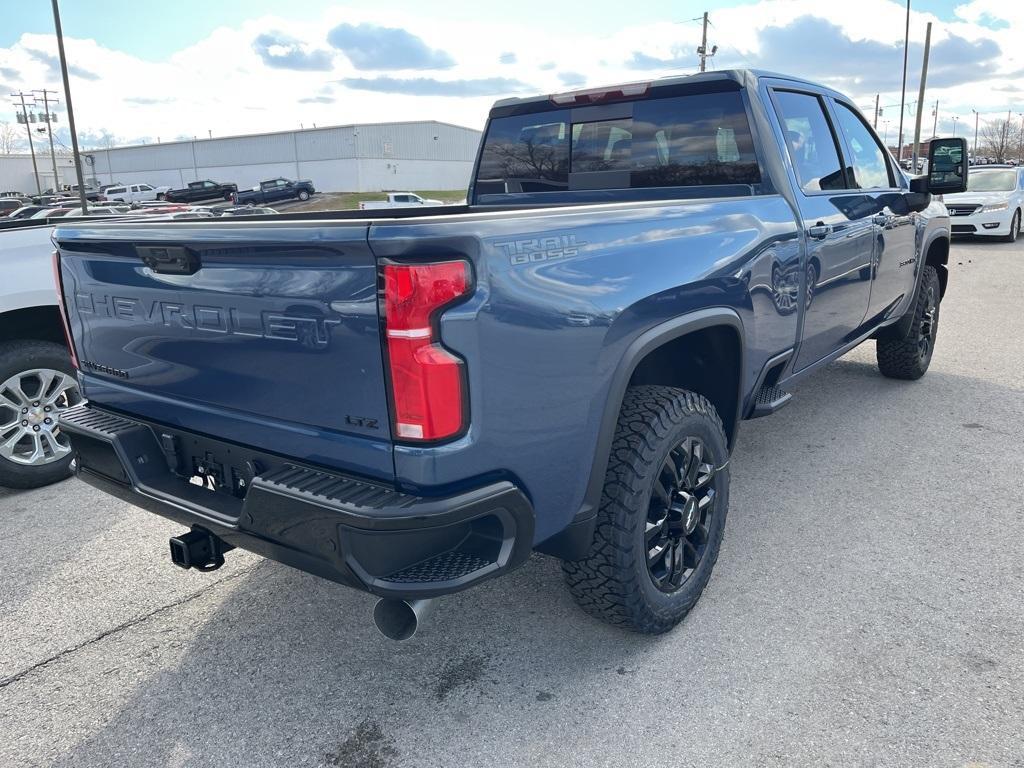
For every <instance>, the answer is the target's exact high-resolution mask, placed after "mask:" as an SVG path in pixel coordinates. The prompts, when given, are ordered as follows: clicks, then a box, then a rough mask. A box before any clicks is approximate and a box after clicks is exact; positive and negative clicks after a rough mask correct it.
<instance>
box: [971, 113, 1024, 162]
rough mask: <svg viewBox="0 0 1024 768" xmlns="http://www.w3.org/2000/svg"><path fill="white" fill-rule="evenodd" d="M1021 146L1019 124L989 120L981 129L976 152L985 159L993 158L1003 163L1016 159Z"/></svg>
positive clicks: (1009, 121)
mask: <svg viewBox="0 0 1024 768" xmlns="http://www.w3.org/2000/svg"><path fill="white" fill-rule="evenodd" d="M1020 145H1021V129H1020V123H1018V122H1017V121H1016V120H1013V121H1011V120H1006V119H1005V118H1002V119H998V120H989V121H988V122H987V123H985V124H984V125H982V127H981V140H980V142H979V147H978V150H979V151H980V152H981V154H982V155H983V156H985V157H994V158H995V159H996V162H999V163H1005V162H1006V161H1007V160H1009V159H1010V158H1015V159H1016V157H1017V152H1018V150H1019V148H1020Z"/></svg>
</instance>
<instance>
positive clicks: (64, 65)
mask: <svg viewBox="0 0 1024 768" xmlns="http://www.w3.org/2000/svg"><path fill="white" fill-rule="evenodd" d="M909 1H910V0H907V2H909ZM53 26H54V29H55V30H56V31H57V52H58V53H59V54H60V76H61V78H62V79H63V80H64V104H65V105H66V106H67V108H68V128H69V129H70V131H71V151H72V153H73V154H74V156H75V175H76V176H77V177H78V199H79V200H80V201H81V203H82V215H83V216H88V215H89V201H88V200H86V199H85V179H84V178H83V177H82V157H81V155H79V154H78V134H77V133H76V132H75V110H74V109H73V108H72V107H71V82H70V81H69V80H68V58H67V56H66V55H65V54H64V32H63V31H62V30H61V27H60V8H58V7H57V0H53Z"/></svg>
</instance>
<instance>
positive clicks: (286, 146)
mask: <svg viewBox="0 0 1024 768" xmlns="http://www.w3.org/2000/svg"><path fill="white" fill-rule="evenodd" d="M479 143H480V131H476V130H473V129H471V128H463V127H461V126H457V125H450V124H448V123H440V122H436V121H421V122H409V123H371V124H365V125H338V126H332V127H329V128H309V129H305V130H299V131H281V132H278V133H263V134H256V135H252V136H227V137H224V138H214V139H195V140H191V141H174V142H165V143H161V144H143V145H138V146H131V147H115V148H112V149H83V150H82V161H83V168H82V171H83V173H84V174H85V177H86V179H87V180H89V181H91V182H92V183H94V184H113V183H121V184H131V183H138V182H145V183H147V184H153V185H156V186H159V185H163V184H167V185H169V186H172V187H182V186H184V185H185V184H187V183H188V182H190V181H198V180H201V179H212V180H214V181H219V182H234V183H236V184H238V186H239V187H240V188H242V189H246V188H249V187H252V186H254V185H256V184H258V183H259V182H260V181H261V180H263V179H272V178H275V177H278V176H284V177H286V178H290V179H310V180H311V181H312V182H313V184H314V185H315V186H316V188H317V189H318V190H322V191H324V192H379V191H383V190H405V189H410V190H416V189H421V190H432V189H438V190H454V189H464V188H466V186H467V185H468V184H469V177H470V174H471V173H472V170H473V161H474V159H475V157H476V151H477V146H478V144H479ZM37 162H38V165H39V171H40V177H41V180H42V181H43V187H44V188H46V187H49V186H51V184H52V177H53V170H52V168H51V164H50V157H49V154H45V155H41V154H39V153H37ZM58 164H59V168H58V170H59V172H60V175H61V183H64V184H73V183H75V181H74V176H75V171H74V166H73V164H72V162H71V160H70V158H68V157H59V158H58ZM47 168H50V170H49V173H48V174H46V173H45V171H46V169H47ZM0 190H20V191H23V192H34V191H35V180H34V178H33V176H32V164H31V161H30V160H29V158H28V156H27V155H26V156H24V157H22V156H20V155H10V156H0Z"/></svg>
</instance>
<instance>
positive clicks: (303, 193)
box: [299, 189, 309, 202]
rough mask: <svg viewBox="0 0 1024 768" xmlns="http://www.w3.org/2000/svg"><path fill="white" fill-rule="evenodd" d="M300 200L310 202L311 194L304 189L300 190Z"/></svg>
mask: <svg viewBox="0 0 1024 768" xmlns="http://www.w3.org/2000/svg"><path fill="white" fill-rule="evenodd" d="M299 200H301V201H302V202H306V201H307V200H309V192H307V191H306V190H304V189H303V190H300V191H299Z"/></svg>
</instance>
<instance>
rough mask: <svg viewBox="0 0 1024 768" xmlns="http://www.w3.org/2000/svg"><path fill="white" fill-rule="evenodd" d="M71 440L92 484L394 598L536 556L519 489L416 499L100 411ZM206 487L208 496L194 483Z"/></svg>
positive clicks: (529, 512)
mask: <svg viewBox="0 0 1024 768" xmlns="http://www.w3.org/2000/svg"><path fill="white" fill-rule="evenodd" d="M61 430H62V431H63V432H64V433H66V434H67V435H68V438H69V439H70V441H71V444H72V447H73V448H74V450H75V451H76V452H77V454H78V459H77V471H78V475H79V477H80V478H82V479H83V480H85V481H86V482H88V483H89V484H91V485H93V486H95V487H97V488H99V489H101V490H103V491H106V492H107V493H110V494H113V495H115V496H117V497H119V498H122V499H124V500H125V501H128V502H130V503H132V504H134V505H136V506H139V507H142V508H143V509H147V510H149V511H151V512H155V513H156V514H159V515H162V516H164V517H167V518H170V519H171V520H174V521H176V522H179V523H181V524H182V525H185V526H188V527H190V528H202V529H204V530H207V531H210V532H212V533H213V534H214V535H216V536H217V537H218V538H220V539H222V540H223V541H224V542H226V543H227V544H230V545H231V546H235V547H239V548H241V549H247V550H249V551H251V552H255V553H257V554H259V555H262V556H264V557H267V558H270V559H272V560H277V561H279V562H282V563H285V564H287V565H291V566H293V567H295V568H298V569H300V570H303V571H308V572H309V573H313V574H316V575H317V576H322V577H324V578H327V579H330V580H332V581H337V582H340V583H342V584H346V585H348V586H352V587H355V588H357V589H363V590H366V591H368V592H372V593H374V594H376V595H380V596H382V597H394V598H423V597H434V596H437V595H443V594H447V593H450V592H457V591H459V590H461V589H465V588H466V587H469V586H472V585H473V584H476V583H478V582H480V581H484V580H485V579H489V578H493V577H494V576H497V575H499V574H501V573H504V572H505V571H508V570H510V569H512V568H514V567H516V566H517V565H520V564H521V563H523V562H525V561H526V559H527V558H528V557H529V555H530V551H531V548H532V540H533V527H534V519H533V509H532V507H531V506H530V503H529V501H528V500H527V499H526V497H525V495H524V494H523V493H522V491H520V490H519V489H518V488H517V487H516V486H515V485H514V484H512V483H510V482H508V481H500V482H495V483H490V484H488V485H485V486H482V487H478V488H474V489H472V490H469V491H465V492H462V493H459V494H456V495H451V496H445V497H438V498H433V497H421V496H414V495H410V494H406V493H403V492H401V491H399V490H397V489H395V488H393V487H389V486H387V485H384V484H381V483H377V482H374V481H369V480H365V479H362V478H357V477H353V476H349V475H345V474H342V473H339V472H335V471H331V470H325V469H322V468H316V467H310V466H306V465H302V464H299V463H296V462H292V461H289V460H287V459H283V458H281V457H279V456H274V455H272V454H267V453H263V452H260V451H256V450H253V449H250V448H246V447H244V446H239V445H236V444H234V443H226V442H223V441H219V440H214V439H211V438H207V437H204V436H202V435H197V434H194V433H190V432H184V431H182V430H177V429H172V428H168V427H164V426H162V425H157V424H150V423H143V422H140V421H135V420H132V419H129V418H125V417H123V416H121V415H118V414H114V413H110V412H107V411H102V410H99V409H97V408H95V407H93V406H89V405H83V406H78V407H77V408H73V409H70V410H69V411H66V412H64V413H63V414H62V415H61ZM196 476H201V477H205V478H206V479H207V483H206V485H207V487H203V486H200V485H197V484H195V483H193V482H190V481H189V478H191V477H196ZM210 488H212V489H213V490H211V489H210Z"/></svg>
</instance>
